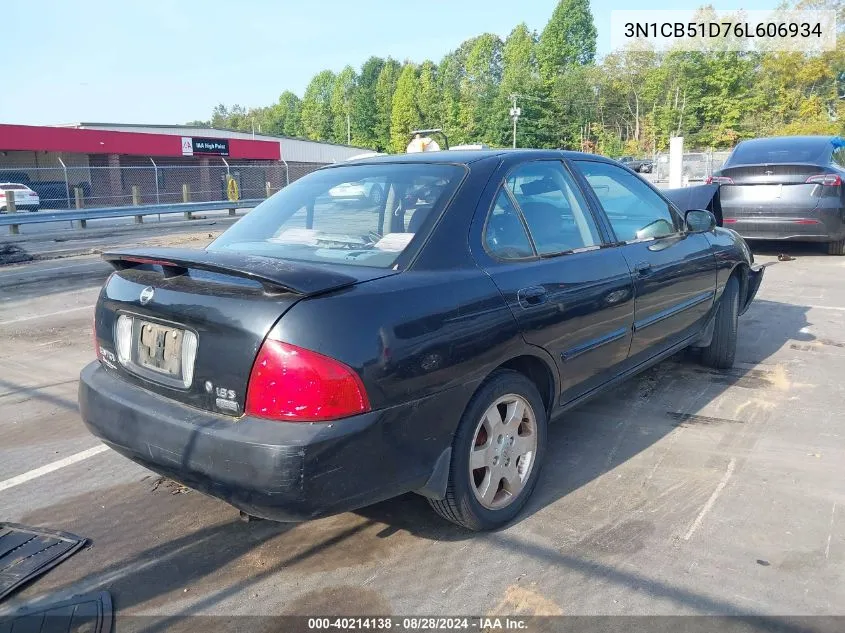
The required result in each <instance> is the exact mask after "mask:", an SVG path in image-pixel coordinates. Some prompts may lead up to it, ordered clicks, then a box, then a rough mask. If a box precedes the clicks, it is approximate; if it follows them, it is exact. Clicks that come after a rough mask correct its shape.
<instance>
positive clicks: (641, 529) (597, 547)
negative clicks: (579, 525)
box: [574, 520, 655, 556]
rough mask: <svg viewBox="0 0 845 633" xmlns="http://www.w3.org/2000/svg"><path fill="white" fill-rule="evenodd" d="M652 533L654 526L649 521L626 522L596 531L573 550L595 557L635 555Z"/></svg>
mask: <svg viewBox="0 0 845 633" xmlns="http://www.w3.org/2000/svg"><path fill="white" fill-rule="evenodd" d="M654 531H655V526H654V523H652V522H651V521H636V520H635V521H626V522H625V523H619V524H616V525H609V526H606V527H602V528H599V529H597V530H596V531H594V532H593V533H592V534H589V535H588V536H587V537H586V538H584V539H582V540H581V541H580V542H579V543H578V544H577V545H575V546H574V549H575V550H576V551H580V552H584V551H586V552H589V553H592V554H594V555H597V556H607V555H612V554H628V555H630V554H635V553H636V552H639V551H640V550H641V549H642V548H643V547H645V542H646V539H648V537H649V536H651V535H652V534H654Z"/></svg>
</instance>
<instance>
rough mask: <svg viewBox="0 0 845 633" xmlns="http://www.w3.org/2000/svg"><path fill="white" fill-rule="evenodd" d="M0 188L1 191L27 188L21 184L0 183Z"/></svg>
mask: <svg viewBox="0 0 845 633" xmlns="http://www.w3.org/2000/svg"><path fill="white" fill-rule="evenodd" d="M0 189H2V190H3V191H20V190H23V189H27V187H24V186H23V185H0Z"/></svg>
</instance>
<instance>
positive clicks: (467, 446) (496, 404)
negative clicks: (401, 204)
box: [429, 370, 546, 531]
mask: <svg viewBox="0 0 845 633" xmlns="http://www.w3.org/2000/svg"><path fill="white" fill-rule="evenodd" d="M545 446H546V410H545V407H544V405H543V400H542V398H541V397H540V394H539V392H538V391H537V387H536V386H535V385H534V383H533V382H531V381H530V380H529V379H528V378H526V377H525V376H524V375H523V374H520V373H519V372H515V371H511V370H498V371H496V372H494V373H493V375H492V376H491V377H490V379H489V380H488V381H487V382H486V383H485V384H484V385H482V387H481V388H480V389H479V390H478V391H477V392H476V394H475V395H474V396H473V397H472V400H470V403H469V405H468V406H467V409H466V411H465V412H464V415H463V416H462V418H461V422H460V424H459V425H458V431H457V433H456V434H455V439H454V442H453V443H452V463H451V464H450V470H449V482H448V485H447V487H446V498H445V499H442V500H435V499H429V503H430V504H431V506H432V508H434V510H435V511H436V512H437V513H438V514H439V515H440V516H442V517H443V518H444V519H447V520H449V521H451V522H453V523H456V524H458V525H460V526H462V527H465V528H467V529H470V530H478V531H480V530H492V529H495V528H498V527H500V526H502V525H504V524H506V523H507V522H509V521H511V520H512V519H513V518H514V517H515V516H516V515H517V514H518V513H519V512H520V510H522V508H523V507H524V505H525V503H526V501H527V500H528V497H529V496H531V493H532V491H533V490H534V486H535V485H536V484H537V479H538V477H539V474H540V467H541V466H542V462H543V456H544V454H545Z"/></svg>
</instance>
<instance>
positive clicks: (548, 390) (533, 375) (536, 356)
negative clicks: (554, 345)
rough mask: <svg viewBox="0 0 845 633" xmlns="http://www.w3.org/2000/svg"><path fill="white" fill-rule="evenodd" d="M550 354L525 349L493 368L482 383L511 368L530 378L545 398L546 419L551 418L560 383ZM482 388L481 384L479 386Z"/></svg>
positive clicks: (543, 398) (541, 396)
mask: <svg viewBox="0 0 845 633" xmlns="http://www.w3.org/2000/svg"><path fill="white" fill-rule="evenodd" d="M547 356H548V355H547V354H545V353H542V352H541V351H540V350H537V351H536V352H535V351H534V350H523V352H522V353H520V354H518V355H515V356H513V357H511V358H510V359H508V360H506V361H504V362H502V363H500V364H499V365H497V366H496V367H495V368H493V369H492V370H491V371H490V372H489V373H488V374H487V376H486V377H485V379H484V381H482V384H484V383H485V382H487V380H489V378H490V376H492V375H493V374H494V373H495V372H496V371H499V370H501V369H509V370H511V371H515V372H518V373H520V374H522V375H523V376H525V377H526V378H528V380H530V381H531V382H532V383H534V386H535V387H537V391H538V392H539V393H540V398H542V400H543V405H544V406H545V408H546V419H547V420H550V419H551V417H552V415H551V414H552V411H553V410H554V406H555V403H556V402H557V393H558V385H559V384H560V380H559V377H558V375H557V371H556V368H555V366H554V363H553V361H552V359H551V358H550V357H547ZM479 388H480V386H479Z"/></svg>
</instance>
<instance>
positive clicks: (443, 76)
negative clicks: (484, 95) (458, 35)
mask: <svg viewBox="0 0 845 633" xmlns="http://www.w3.org/2000/svg"><path fill="white" fill-rule="evenodd" d="M465 58H466V55H465V52H464V51H461V50H460V49H459V50H457V51H452V52H450V53H447V54H446V55H445V56H444V57H443V59H442V60H441V62H440V64H439V66H438V67H437V92H438V94H439V95H440V127H442V128H443V131H444V132H445V133H446V135H447V136H448V137H449V142H450V143H451V144H452V145H457V144H458V143H461V142H463V140H464V136H463V134H462V132H461V125H460V120H459V118H460V109H461V107H460V103H461V78H462V77H463V72H464V70H463V62H464V59H465Z"/></svg>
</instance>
